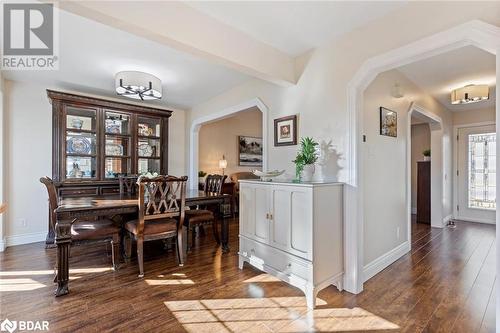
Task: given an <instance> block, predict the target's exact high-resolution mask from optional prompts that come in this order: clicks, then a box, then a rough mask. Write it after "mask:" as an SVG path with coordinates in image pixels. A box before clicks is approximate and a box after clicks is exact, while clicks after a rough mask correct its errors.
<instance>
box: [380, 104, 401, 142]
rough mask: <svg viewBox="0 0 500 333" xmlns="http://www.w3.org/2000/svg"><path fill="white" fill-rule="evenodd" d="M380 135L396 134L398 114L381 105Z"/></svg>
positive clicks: (395, 135) (394, 135) (393, 135)
mask: <svg viewBox="0 0 500 333" xmlns="http://www.w3.org/2000/svg"><path fill="white" fill-rule="evenodd" d="M380 135H385V136H391V137H394V138H396V137H397V136H398V114H397V113H396V112H395V111H392V110H389V109H386V108H384V107H383V106H381V107H380Z"/></svg>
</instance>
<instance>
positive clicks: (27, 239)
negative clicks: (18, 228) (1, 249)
mask: <svg viewBox="0 0 500 333" xmlns="http://www.w3.org/2000/svg"><path fill="white" fill-rule="evenodd" d="M46 236H47V232H46V231H44V232H32V233H29V234H22V235H13V236H7V237H6V238H5V247H9V246H16V245H22V244H29V243H36V242H42V241H45V237H46Z"/></svg>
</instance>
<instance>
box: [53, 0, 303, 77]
mask: <svg viewBox="0 0 500 333" xmlns="http://www.w3.org/2000/svg"><path fill="white" fill-rule="evenodd" d="M47 2H50V1H47ZM56 5H58V6H59V8H61V9H63V10H65V11H68V12H71V13H74V14H77V15H79V16H83V17H86V18H88V19H91V20H94V21H97V22H100V23H103V24H105V25H108V26H111V27H114V28H117V29H121V30H124V31H127V32H129V33H132V34H135V35H138V36H141V37H143V38H147V39H150V40H153V41H156V42H158V43H161V44H164V45H165V46H168V47H171V48H175V49H177V50H179V51H182V52H186V53H190V54H192V55H194V56H197V57H201V58H203V59H206V60H208V61H210V62H213V63H218V64H221V65H225V66H228V67H230V68H232V69H234V70H237V71H239V72H242V73H245V74H247V75H250V76H253V77H257V78H259V79H263V80H266V81H270V82H272V83H275V84H279V85H282V86H291V85H294V84H295V83H296V77H295V61H294V58H293V57H292V56H290V55H287V54H285V53H283V52H281V51H279V50H277V49H275V48H273V47H272V46H270V45H268V44H265V43H262V42H260V41H258V40H256V39H254V38H252V37H250V36H249V35H247V34H245V33H243V32H241V31H239V30H237V29H234V28H232V27H231V26H229V25H226V24H224V23H222V22H220V21H217V20H216V19H214V18H212V17H210V16H208V15H206V14H203V13H202V12H200V11H197V10H196V9H194V8H192V7H190V6H188V5H186V4H183V3H182V2H177V1H175V2H173V1H172V2H171V1H161V2H160V1H144V2H141V1H59V2H58V3H56ZM76 37H77V36H75V38H76ZM110 42H112V41H110ZM131 47H134V46H133V45H131Z"/></svg>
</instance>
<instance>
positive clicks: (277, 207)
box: [271, 189, 291, 250]
mask: <svg viewBox="0 0 500 333" xmlns="http://www.w3.org/2000/svg"><path fill="white" fill-rule="evenodd" d="M271 195H272V198H271V200H272V201H271V204H272V212H273V214H272V215H273V216H272V221H271V244H272V245H273V246H275V247H278V248H281V249H283V250H287V249H288V248H289V247H290V219H291V216H290V214H291V209H290V208H291V207H290V203H291V202H290V195H291V192H290V190H288V189H283V190H281V189H279V190H272V192H271Z"/></svg>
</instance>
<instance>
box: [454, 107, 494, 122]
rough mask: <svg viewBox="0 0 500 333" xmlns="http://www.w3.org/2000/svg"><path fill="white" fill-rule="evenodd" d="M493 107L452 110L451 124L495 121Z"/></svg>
mask: <svg viewBox="0 0 500 333" xmlns="http://www.w3.org/2000/svg"><path fill="white" fill-rule="evenodd" d="M495 119H496V111H495V108H494V107H493V108H487V109H480V110H471V111H461V112H453V125H467V124H475V123H483V122H490V121H495Z"/></svg>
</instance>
